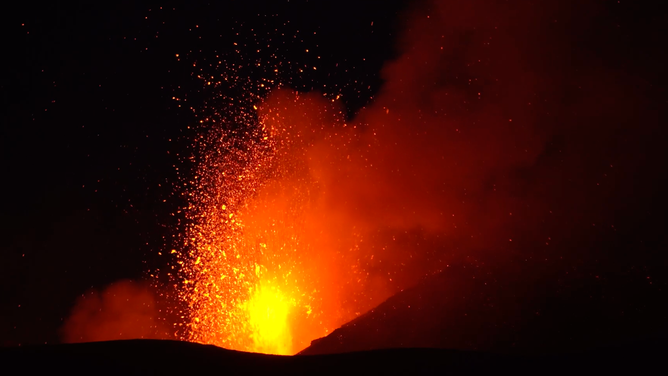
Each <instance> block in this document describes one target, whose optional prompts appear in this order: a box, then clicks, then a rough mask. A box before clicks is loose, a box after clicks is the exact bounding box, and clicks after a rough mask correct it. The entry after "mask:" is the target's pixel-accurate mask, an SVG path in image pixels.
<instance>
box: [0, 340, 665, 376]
mask: <svg viewBox="0 0 668 376" xmlns="http://www.w3.org/2000/svg"><path fill="white" fill-rule="evenodd" d="M664 343H665V342H662V341H646V342H643V343H633V344H629V345H628V346H619V347H614V348H607V349H600V350H597V351H591V352H587V353H579V354H575V353H574V354H568V355H546V356H518V355H500V354H491V353H482V352H472V351H455V350H437V349H387V350H375V351H366V352H355V353H344V354H330V355H297V356H292V357H289V356H273V355H262V354H252V353H244V352H238V351H231V350H225V349H221V348H218V347H215V346H207V345H199V344H194V343H187V342H177V341H160V340H129V341H111V342H94V343H82V344H70V345H43V346H27V347H10V348H2V349H0V362H2V365H3V368H4V369H5V370H14V371H13V372H12V373H21V374H37V373H40V374H67V375H84V374H85V375H88V374H97V375H100V374H102V375H116V374H119V375H121V374H122V375H151V374H159V375H194V374H200V373H203V372H207V373H208V372H216V373H218V374H226V375H229V374H245V375H255V374H258V375H259V374H271V375H282V374H291V375H311V374H313V375H316V374H317V375H323V374H324V375H333V374H337V375H338V374H351V373H352V374H410V375H420V374H450V375H477V374H486V373H488V372H490V371H494V372H497V373H498V372H509V374H510V372H512V374H515V375H517V374H543V375H544V374H563V373H564V372H568V373H569V374H585V373H590V374H591V373H592V372H595V373H597V374H600V373H601V372H615V373H617V372H620V371H624V372H634V373H637V372H638V371H641V370H650V369H652V368H654V369H660V368H658V367H660V366H661V364H660V361H661V359H662V356H663V355H665V354H666V350H668V348H667V347H666V346H665V345H664Z"/></svg>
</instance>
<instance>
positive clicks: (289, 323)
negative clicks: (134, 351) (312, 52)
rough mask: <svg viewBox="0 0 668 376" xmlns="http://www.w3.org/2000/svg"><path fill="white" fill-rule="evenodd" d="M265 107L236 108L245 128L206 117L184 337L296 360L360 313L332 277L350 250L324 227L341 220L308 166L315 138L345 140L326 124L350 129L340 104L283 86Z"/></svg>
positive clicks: (190, 229)
mask: <svg viewBox="0 0 668 376" xmlns="http://www.w3.org/2000/svg"><path fill="white" fill-rule="evenodd" d="M256 102H257V103H256V104H250V101H249V102H248V103H249V106H248V107H249V110H247V111H246V112H244V111H241V110H236V111H235V113H236V114H237V115H238V116H237V117H236V120H237V121H240V122H242V124H236V127H237V128H236V129H234V128H233V127H232V126H231V124H229V123H215V122H214V121H213V120H211V118H208V119H205V121H211V122H212V123H211V124H209V125H210V126H211V128H210V129H209V133H208V135H207V136H206V137H204V138H202V141H203V145H204V147H203V148H202V153H201V156H200V158H201V163H200V164H199V167H198V169H197V173H196V175H195V179H194V180H193V181H192V182H190V184H189V186H190V189H189V190H188V198H189V204H188V207H187V210H186V212H187V216H188V225H187V227H186V229H185V230H186V231H185V234H186V235H185V239H184V248H183V249H184V250H185V251H177V250H174V251H172V252H173V253H176V254H177V257H178V260H179V261H178V264H179V265H180V269H181V274H182V276H183V286H182V287H183V288H182V289H180V290H181V292H180V294H181V299H182V300H183V301H185V302H188V314H189V316H190V318H189V324H188V330H187V333H188V334H187V335H186V336H185V338H184V339H185V340H189V341H194V342H200V343H207V344H215V345H218V346H221V347H225V348H230V349H237V350H244V351H253V352H262V353H271V354H294V353H296V352H297V351H299V350H301V349H302V348H304V347H306V346H307V345H308V344H309V342H310V340H312V339H314V338H318V337H321V336H324V335H326V334H327V333H328V332H329V330H331V329H332V328H334V327H336V326H338V325H340V324H341V323H342V321H343V320H344V319H349V318H350V314H346V313H344V312H342V311H341V309H340V307H338V306H337V304H338V303H337V302H338V299H337V295H338V293H339V292H340V290H341V289H340V288H339V286H338V284H337V282H336V281H335V280H333V279H332V276H334V275H337V276H339V275H342V273H341V272H340V271H338V270H337V268H338V267H339V265H340V264H339V263H338V261H339V260H342V258H341V257H337V254H338V253H340V250H341V246H342V244H340V242H339V243H337V242H336V241H334V240H332V239H329V236H331V235H332V232H331V231H328V233H327V234H324V233H323V231H322V228H323V226H329V225H330V224H332V222H331V220H329V219H327V218H326V217H327V216H325V215H324V214H325V213H326V212H327V210H326V208H325V207H324V204H325V202H324V200H322V194H323V191H324V186H323V185H322V184H321V182H319V181H318V179H317V176H316V175H315V173H316V172H317V170H316V169H315V168H314V166H310V165H309V159H310V156H311V154H312V151H310V150H312V149H313V146H314V143H315V142H322V140H329V142H330V146H333V145H335V144H337V143H338V144H342V143H345V142H347V141H346V138H345V132H340V133H336V132H335V133H332V132H331V130H328V129H326V128H328V127H329V128H338V127H340V128H341V130H344V129H345V124H344V123H343V121H342V115H341V114H342V111H340V109H339V108H338V107H337V106H336V103H332V102H331V101H327V100H323V99H321V98H319V97H318V95H316V94H307V95H300V94H298V93H295V92H292V91H289V90H285V89H277V90H274V92H273V93H271V94H270V95H269V96H268V97H266V98H265V100H261V99H256ZM258 106H259V107H258ZM250 108H252V110H251V109H250ZM239 114H241V115H239ZM316 140H318V141H316ZM346 238H349V237H346ZM348 246H349V247H350V246H354V245H352V244H349V245H348ZM353 269H355V268H354V267H353ZM325 297H326V298H325ZM184 318H185V317H184Z"/></svg>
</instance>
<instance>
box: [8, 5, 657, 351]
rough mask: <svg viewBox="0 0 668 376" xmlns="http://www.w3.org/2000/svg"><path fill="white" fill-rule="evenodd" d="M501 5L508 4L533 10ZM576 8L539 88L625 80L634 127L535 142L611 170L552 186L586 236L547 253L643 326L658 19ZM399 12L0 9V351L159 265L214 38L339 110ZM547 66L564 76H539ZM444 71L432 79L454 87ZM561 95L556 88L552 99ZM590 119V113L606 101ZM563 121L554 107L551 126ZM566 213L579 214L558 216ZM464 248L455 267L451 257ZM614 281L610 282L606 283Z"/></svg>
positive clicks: (362, 88) (385, 42)
mask: <svg viewBox="0 0 668 376" xmlns="http://www.w3.org/2000/svg"><path fill="white" fill-rule="evenodd" d="M415 3H416V4H418V5H419V4H420V2H415ZM478 3H479V2H478ZM495 3H499V2H495ZM501 3H505V2H501ZM511 3H517V7H518V8H521V7H523V5H522V4H524V3H531V4H534V3H536V4H539V3H540V2H522V1H516V2H511ZM548 3H555V2H548ZM565 3H568V4H570V5H564V8H567V9H566V10H564V9H562V10H560V12H566V14H570V15H577V14H578V13H579V12H580V10H579V8H578V7H577V6H575V5H572V4H577V2H565ZM590 3H592V4H595V6H596V11H592V13H591V14H588V16H587V17H589V18H588V19H587V21H586V22H583V21H582V20H579V19H578V18H577V17H575V16H574V17H572V22H573V24H574V25H576V26H574V27H573V28H571V29H569V28H568V27H565V29H563V30H562V31H561V32H562V33H564V34H563V35H567V36H568V38H567V39H564V38H566V37H563V36H562V34H559V32H555V34H554V35H555V37H554V38H555V39H554V40H533V41H531V40H530V41H529V42H527V43H535V44H536V45H542V44H555V45H559V46H560V47H559V48H558V50H559V51H572V54H573V56H574V57H573V59H572V60H571V59H570V58H569V56H566V55H563V54H562V55H560V56H559V57H558V58H555V57H551V56H543V57H542V59H544V60H546V61H547V60H550V59H553V58H554V59H553V60H552V61H553V62H552V63H551V64H552V65H549V66H550V68H551V69H552V70H550V71H549V72H553V71H558V72H561V73H563V77H561V76H559V75H557V74H553V73H545V76H546V77H549V78H550V79H551V80H555V81H558V80H560V79H564V80H567V79H569V77H570V76H569V74H575V73H574V72H577V71H578V66H577V62H578V61H586V62H587V66H588V67H592V66H594V67H596V66H598V65H600V66H601V67H605V69H608V70H610V71H614V72H621V73H620V76H621V75H622V74H623V75H629V76H631V77H632V78H633V79H632V80H631V79H629V80H628V82H634V83H636V82H637V83H638V87H637V88H638V90H637V91H634V92H633V93H636V92H639V93H641V94H640V95H639V96H637V97H635V100H636V101H637V102H638V103H639V104H638V105H636V104H629V102H624V103H626V105H624V107H623V108H624V111H623V113H624V114H626V115H629V116H628V119H637V121H638V124H641V123H642V124H641V125H637V124H635V123H634V122H633V121H627V120H624V122H620V123H619V124H616V123H614V119H610V118H609V117H606V116H604V115H605V114H601V117H600V118H598V117H597V116H596V113H594V114H593V115H592V114H591V113H587V116H589V117H588V118H587V119H586V120H583V122H584V123H587V122H600V123H601V124H599V126H597V127H596V128H593V130H590V131H583V132H582V139H581V140H584V141H582V143H581V144H580V143H578V142H572V143H570V144H569V138H568V137H563V136H560V135H559V134H558V133H556V134H552V135H551V138H550V139H549V142H547V143H546V144H545V145H546V146H545V149H546V150H547V152H546V153H545V155H547V156H548V157H546V158H547V159H546V161H547V162H545V163H548V164H549V163H551V162H550V160H549V156H550V150H552V149H555V150H558V151H559V152H561V151H560V149H563V148H565V146H564V145H572V147H573V149H571V150H578V152H577V153H575V152H574V153H575V154H573V155H575V157H573V158H577V157H581V156H584V157H583V158H587V160H592V161H596V162H597V163H598V162H600V161H603V160H605V159H606V158H607V160H616V161H617V162H618V163H619V168H620V170H615V171H621V172H617V175H614V178H615V179H617V180H616V181H619V182H623V183H619V185H618V186H619V187H621V188H619V190H615V189H609V190H608V191H605V192H604V193H597V192H598V191H593V190H592V191H583V190H582V189H581V187H580V186H575V185H564V186H565V187H566V188H563V191H564V192H565V193H564V194H569V192H576V191H577V192H580V193H582V192H585V193H583V194H582V195H580V196H577V199H576V201H575V204H573V207H572V208H571V210H570V211H564V213H562V214H561V215H562V216H561V217H559V219H558V220H559V221H563V222H571V223H581V222H582V223H584V222H587V223H590V222H591V223H592V228H594V229H592V228H590V227H584V226H580V227H577V228H569V232H568V234H565V233H563V232H562V233H561V234H560V238H559V239H558V240H557V241H556V243H557V245H558V246H561V247H562V248H564V249H570V251H565V254H568V256H569V257H567V260H566V261H563V260H562V261H559V265H560V267H561V266H564V265H565V264H568V265H571V264H572V265H578V267H581V269H579V272H578V273H585V272H582V270H583V269H584V270H586V273H585V274H586V275H587V276H591V277H592V278H594V279H597V278H599V277H598V276H599V275H606V276H608V278H609V280H610V281H612V282H610V283H609V284H608V285H606V287H605V289H604V290H605V291H606V293H609V294H612V295H615V294H617V293H618V292H619V291H622V290H623V291H624V292H623V293H621V292H619V294H620V296H622V295H623V296H630V295H633V296H636V297H637V299H636V301H634V303H633V305H637V306H647V307H652V309H653V310H656V311H657V312H658V311H660V313H658V314H657V315H658V316H652V317H651V319H652V320H656V322H660V321H661V320H663V319H662V317H663V318H665V316H661V315H665V312H668V310H664V311H662V309H664V308H665V299H666V297H667V296H668V295H667V294H666V291H667V290H666V289H668V282H667V279H666V278H668V274H666V273H667V272H668V264H667V263H666V260H667V259H668V257H666V251H667V248H666V247H667V246H668V243H667V242H666V240H667V239H666V234H665V229H666V215H665V213H666V209H667V207H666V202H665V192H666V188H667V187H666V168H665V167H666V164H665V162H664V161H663V159H664V157H666V155H665V154H666V152H665V145H666V144H665V141H666V132H665V129H664V127H665V124H666V120H668V119H667V117H666V106H667V105H668V93H667V92H666V87H667V84H668V76H667V75H666V71H665V68H664V67H665V66H666V63H667V62H668V60H667V59H666V57H667V56H666V49H665V47H664V46H665V41H664V38H665V36H666V35H668V34H667V33H666V32H667V31H668V26H666V22H665V20H666V15H665V13H664V12H663V11H661V10H659V6H658V5H654V4H653V2H649V1H647V2H643V1H634V2H632V1H621V2H618V1H591V2H590ZM409 5H410V4H409V2H406V1H404V2H398V1H315V0H312V1H296V0H290V1H287V0H277V1H228V2H210V4H207V3H206V2H184V3H178V4H177V3H159V2H155V3H150V4H149V3H144V2H130V1H117V2H83V1H77V2H74V1H73V2H62V1H54V2H50V3H49V4H47V5H43V4H41V3H31V2H28V1H26V2H20V3H16V4H14V5H12V6H11V7H10V8H7V9H6V10H5V11H3V12H2V20H1V23H2V33H1V35H2V36H1V38H2V55H1V56H2V61H3V64H2V65H3V68H2V70H1V71H0V77H2V78H0V92H1V93H2V97H1V102H0V103H1V104H0V106H1V108H0V142H1V147H0V148H1V151H2V159H1V160H2V169H1V171H0V179H1V181H2V192H3V195H2V197H3V200H2V209H0V239H2V241H0V285H1V287H0V292H1V294H0V344H4V345H17V344H38V343H57V342H59V341H60V340H61V331H60V328H61V326H62V325H63V322H64V320H65V319H66V318H67V317H68V315H69V313H70V310H71V309H72V307H73V306H74V303H75V301H76V299H77V297H79V296H81V294H84V293H86V292H87V291H90V290H91V289H97V290H99V289H103V288H104V287H105V286H107V285H109V284H110V283H113V282H115V281H119V280H125V279H131V280H140V279H142V278H144V277H145V276H146V273H147V271H149V270H151V269H154V268H161V267H163V266H164V259H163V258H161V257H158V256H157V252H158V251H161V250H164V249H171V247H172V246H173V236H174V231H175V224H176V217H175V216H172V215H171V214H172V213H175V212H176V211H177V209H178V208H179V207H180V206H181V205H184V202H183V201H182V199H181V198H180V197H179V196H178V195H175V194H174V192H175V190H178V187H179V177H180V176H181V177H182V176H183V174H186V175H187V174H188V173H189V172H188V171H189V170H188V166H187V165H184V166H183V167H182V168H181V169H180V172H179V174H181V175H179V174H177V170H176V169H175V166H181V164H182V157H183V156H184V155H187V154H188V153H190V152H191V147H192V141H191V140H192V138H193V137H194V136H195V131H194V130H193V128H192V127H191V128H189V126H192V125H193V124H194V123H195V122H196V121H197V119H196V118H195V117H194V116H193V113H192V111H190V110H189V109H187V108H185V107H186V106H183V107H179V106H178V104H177V102H175V101H174V100H173V99H172V97H174V96H180V97H184V96H186V97H188V98H189V101H190V103H189V105H192V106H198V105H200V104H201V101H202V100H203V98H202V96H201V95H199V93H198V90H199V89H200V88H201V84H200V82H199V81H198V80H196V79H195V78H194V77H193V75H192V73H193V66H192V63H193V62H194V61H197V60H202V58H206V57H211V56H213V55H216V54H225V53H227V54H230V53H232V52H233V48H232V47H231V43H232V41H239V40H242V41H246V42H247V46H245V47H243V48H244V49H243V53H248V54H250V53H252V51H254V47H252V46H253V45H254V43H257V42H258V41H259V43H260V44H262V41H263V38H267V37H266V35H268V33H269V34H270V35H271V38H272V40H273V41H272V44H273V45H275V46H279V48H278V51H279V53H281V54H283V56H284V58H285V60H286V61H291V62H293V63H295V64H297V65H298V64H303V65H308V66H313V65H317V66H318V70H316V71H314V70H309V71H308V72H306V73H304V74H302V75H296V76H295V75H293V76H290V77H286V78H285V79H286V80H288V81H289V82H290V86H291V87H293V88H294V89H297V90H301V91H310V90H314V89H317V90H325V91H329V92H339V93H342V94H343V103H344V105H345V106H346V110H347V113H348V116H349V117H350V118H352V117H354V115H355V114H356V113H357V112H359V111H360V110H361V109H362V108H363V107H365V106H368V105H369V104H370V103H372V101H373V98H374V97H375V96H376V95H377V93H378V91H379V90H380V88H381V87H382V84H383V80H382V76H381V68H382V67H383V64H384V62H386V61H388V60H390V59H392V58H395V57H396V56H397V54H398V53H399V51H398V47H397V46H398V45H400V43H398V42H397V39H396V38H397V35H399V34H400V31H401V30H402V28H403V27H404V26H405V25H404V24H405V22H406V20H407V17H405V16H404V15H405V14H406V9H407V8H408V7H409ZM413 5H415V4H413ZM569 7H571V8H569ZM453 9H455V10H454V11H455V12H456V7H454V8H453ZM555 22H556V21H555ZM578 22H581V23H578ZM581 24H587V25H588V27H586V28H583V27H580V26H581ZM578 25H580V26H578ZM560 30H561V29H560ZM569 32H570V33H572V34H568V33H569ZM235 33H240V34H241V35H240V36H237V35H236V34H235ZM281 34H283V35H281ZM559 38H561V39H559ZM527 40H529V39H527ZM562 43H563V44H564V45H566V44H568V48H566V47H563V46H561V44H562ZM518 48H523V47H521V46H520V47H518ZM306 49H308V50H310V52H309V53H306V52H305V50H306ZM556 49H557V48H556V47H555V50H556ZM177 54H178V55H179V57H180V58H177V57H176V56H177ZM316 56H319V58H316ZM578 58H579V59H580V60H578ZM537 61H538V59H537ZM541 61H542V60H541ZM571 63H572V65H569V64H571ZM536 64H539V63H536ZM559 64H563V65H564V68H555V66H558V67H560V65H559ZM546 66H547V65H546ZM583 66H584V64H583ZM456 69H457V68H456ZM583 69H584V68H583ZM455 73H456V72H455ZM455 73H452V75H451V76H448V75H445V76H444V77H440V78H439V79H443V80H445V81H447V80H453V81H456V80H457V79H458V78H453V77H454V76H456V74H455ZM252 74H253V73H250V75H251V77H252ZM537 74H538V75H540V74H541V73H540V72H538V73H537ZM548 81H549V80H546V82H548ZM606 82H607V81H606ZM548 84H549V83H546V84H545V85H548ZM601 87H602V88H604V89H611V88H612V89H615V87H611V86H609V85H608V86H605V85H603V86H601ZM625 87H626V86H620V88H622V89H620V90H624V89H623V88H625ZM590 90H593V91H596V90H597V89H596V88H595V87H594V88H590ZM562 94H563V93H562ZM570 99H572V98H570V97H569V94H568V93H566V94H564V96H563V97H562V98H561V99H560V100H563V101H564V102H565V103H566V102H568V101H569V100H570ZM573 100H574V99H573ZM613 103H614V102H613ZM596 111H602V112H605V111H606V105H602V106H601V107H600V108H599V109H597V110H596ZM635 111H642V112H637V113H636V112H635ZM583 112H586V110H583ZM574 116H575V115H573V114H569V115H564V117H563V119H564V120H563V121H569V119H571V118H574ZM554 121H555V122H558V121H561V120H559V119H557V120H554ZM607 123H609V124H610V127H613V128H615V129H618V130H619V132H618V133H615V136H614V137H613V136H610V138H606V137H597V130H599V129H603V128H605V127H606V124H607ZM620 135H622V136H620ZM624 135H626V136H624ZM613 138H614V139H613ZM578 140H580V139H578ZM619 140H624V142H626V141H628V142H626V143H624V142H620V141H619ZM586 143H601V144H610V145H612V144H614V145H615V146H614V147H610V148H598V147H592V148H591V149H590V150H591V151H589V152H588V151H587V150H588V149H587V148H586V147H584V146H583V145H586ZM550 148H552V149H550ZM555 153H556V151H555ZM590 153H591V154H590ZM597 153H598V154H597ZM602 155H604V156H605V158H603V157H602ZM599 159H600V160H599ZM581 166H582V170H581V171H578V172H577V173H575V174H573V175H568V176H565V177H564V179H566V180H567V179H576V180H577V179H581V180H577V181H578V182H579V181H587V182H589V180H591V179H589V178H588V176H589V175H587V174H589V173H590V172H591V171H596V173H598V172H599V170H601V171H602V167H600V166H598V165H596V163H591V164H587V163H585V162H583V163H582V165H581ZM592 166H593V167H592ZM519 173H520V174H521V173H522V172H521V171H520V172H519ZM591 173H592V174H593V172H591ZM610 174H611V175H613V173H610ZM522 179H525V178H522ZM526 179H529V178H526ZM535 179H537V180H538V179H542V178H540V177H536V178H535ZM592 179H593V178H592ZM597 179H598V178H597ZM556 180H557V181H558V180H559V179H556ZM541 181H547V182H550V180H549V179H544V180H541ZM582 186H585V184H583V185H582ZM587 187H589V186H588V185H587ZM518 189H521V187H520V188H518ZM527 189H529V188H527ZM545 189H546V190H549V189H550V188H549V187H548V188H545ZM587 189H589V188H587ZM606 192H607V193H606ZM550 197H553V199H551V200H552V201H550V200H547V201H549V202H550V203H551V204H552V205H553V207H554V206H559V205H560V203H562V202H564V201H561V198H554V197H557V196H555V195H551V196H550ZM592 197H594V198H596V199H595V200H593V201H594V203H591V202H592V201H591V200H590V198H592ZM547 201H546V202H547ZM580 204H582V205H581V206H582V208H583V209H582V211H581V212H579V211H578V210H576V209H577V206H578V205H580ZM474 213H477V212H475V211H474ZM576 214H577V215H576ZM472 215H473V214H472ZM480 215H484V213H480ZM612 217H614V219H612ZM592 219H593V220H592ZM595 222H598V223H599V225H598V227H596V224H595ZM486 226H489V227H493V226H495V225H494V223H486ZM603 226H604V227H605V229H600V228H601V227H603ZM517 228H518V230H517V231H516V232H515V235H517V236H518V238H515V239H514V240H515V243H517V241H518V239H519V241H520V242H521V241H522V239H523V238H526V239H533V237H536V238H539V236H538V235H537V234H538V233H541V234H542V232H541V231H542V230H541V229H538V230H535V232H532V231H533V230H532V228H531V227H530V226H518V227H517ZM564 228H568V227H564ZM571 230H572V231H571ZM471 231H473V230H471ZM523 231H524V232H523ZM504 236H505V235H504ZM506 238H507V236H506ZM540 241H541V243H542V242H543V241H544V239H542V238H541V240H540ZM529 243H530V242H529V240H527V243H526V244H527V245H526V247H530V246H531V245H530V244H529ZM458 244H459V243H458ZM489 245H490V244H483V245H480V244H476V247H484V246H489ZM505 246H506V245H504V247H505ZM573 249H577V251H573ZM592 249H594V250H596V251H592ZM518 252H520V251H518ZM578 252H580V253H578ZM465 253H466V252H464V255H462V254H461V252H460V254H459V255H458V256H457V257H458V258H466V257H465V256H466V255H465ZM520 253H521V252H520ZM579 254H581V255H582V256H581V257H580V256H578V255H579ZM515 256H517V255H515ZM475 258H476V259H477V260H480V259H486V260H488V261H487V262H488V263H492V264H493V263H494V262H495V260H496V259H497V258H499V256H497V255H490V254H485V253H480V252H479V253H476V254H475ZM517 258H518V259H519V258H522V259H523V257H519V256H517ZM510 264H512V263H510ZM552 265H553V266H554V264H552ZM532 273H535V274H540V273H541V272H540V270H538V269H536V270H534V271H532ZM617 274H619V275H623V276H622V277H619V278H617V279H615V277H614V276H615V275H617ZM582 275H584V274H581V276H582ZM414 279H415V278H406V280H410V281H413V280H414ZM629 281H631V282H629ZM404 287H406V286H404ZM594 290H595V289H594ZM663 321H664V323H665V322H666V320H663Z"/></svg>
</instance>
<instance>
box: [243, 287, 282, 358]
mask: <svg viewBox="0 0 668 376" xmlns="http://www.w3.org/2000/svg"><path fill="white" fill-rule="evenodd" d="M290 306H291V304H290V302H289V301H288V300H287V299H286V297H285V296H283V294H282V293H281V292H280V291H279V290H278V289H277V288H276V287H273V286H272V287H264V286H262V285H259V286H257V288H256V289H255V291H254V292H253V295H252V296H251V298H250V300H248V302H246V303H245V304H244V309H245V310H246V311H247V312H248V315H249V317H248V323H249V325H250V332H251V338H252V339H253V350H255V351H256V352H261V353H269V354H291V352H292V334H291V333H290V327H289V325H288V315H289V313H290Z"/></svg>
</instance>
